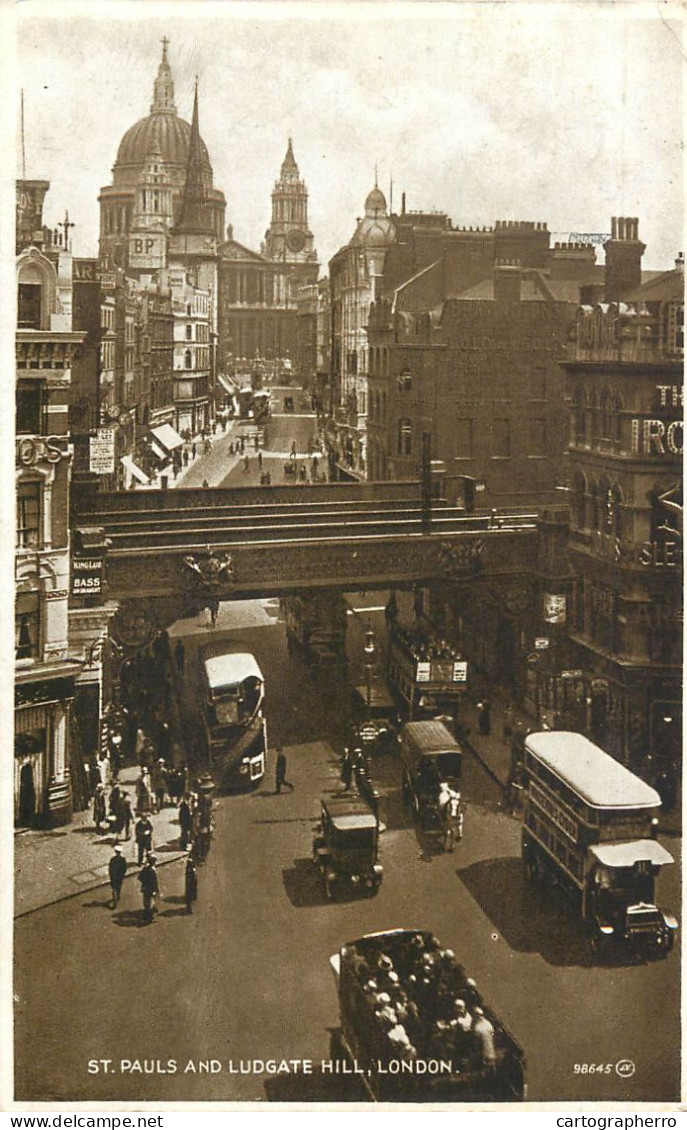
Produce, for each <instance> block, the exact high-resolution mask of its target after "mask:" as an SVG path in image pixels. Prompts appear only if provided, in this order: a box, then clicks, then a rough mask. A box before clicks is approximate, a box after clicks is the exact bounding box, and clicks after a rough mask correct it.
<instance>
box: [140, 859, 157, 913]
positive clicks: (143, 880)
mask: <svg viewBox="0 0 687 1130" xmlns="http://www.w3.org/2000/svg"><path fill="white" fill-rule="evenodd" d="M156 863H157V858H156V857H155V856H154V855H150V854H149V855H148V856H147V857H146V861H145V864H144V866H143V868H142V869H141V871H140V872H139V876H138V881H139V883H140V884H141V895H142V896H143V914H144V915H145V917H146V918H152V917H153V915H154V913H155V911H156V909H157V908H156V905H155V901H156V899H157V897H158V895H159V894H160V884H159V883H158V880H157V871H156V870H155V864H156Z"/></svg>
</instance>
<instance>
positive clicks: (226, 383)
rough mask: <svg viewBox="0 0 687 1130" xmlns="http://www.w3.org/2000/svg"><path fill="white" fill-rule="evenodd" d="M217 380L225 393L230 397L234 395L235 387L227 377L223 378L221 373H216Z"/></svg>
mask: <svg viewBox="0 0 687 1130" xmlns="http://www.w3.org/2000/svg"><path fill="white" fill-rule="evenodd" d="M217 380H218V382H219V383H220V384H221V386H222V388H223V389H224V391H225V392H228V393H229V395H230V396H233V395H234V393H235V392H236V385H235V384H234V382H233V381H232V380H231V379H230V378H229V377H225V376H224V375H223V374H222V373H218V374H217Z"/></svg>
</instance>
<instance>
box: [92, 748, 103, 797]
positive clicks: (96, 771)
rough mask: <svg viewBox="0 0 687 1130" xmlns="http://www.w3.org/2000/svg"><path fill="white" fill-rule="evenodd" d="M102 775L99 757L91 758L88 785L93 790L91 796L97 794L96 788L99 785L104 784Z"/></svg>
mask: <svg viewBox="0 0 687 1130" xmlns="http://www.w3.org/2000/svg"><path fill="white" fill-rule="evenodd" d="M102 783H103V781H102V777H101V776H100V766H99V765H98V759H97V757H95V756H93V757H92V758H91V764H90V765H89V767H88V785H89V788H90V790H91V796H92V797H93V796H95V790H96V789H97V787H98V785H102Z"/></svg>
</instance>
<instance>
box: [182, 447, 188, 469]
mask: <svg viewBox="0 0 687 1130" xmlns="http://www.w3.org/2000/svg"><path fill="white" fill-rule="evenodd" d="M183 459H184V467H188V448H187V447H185V448H184V455H183Z"/></svg>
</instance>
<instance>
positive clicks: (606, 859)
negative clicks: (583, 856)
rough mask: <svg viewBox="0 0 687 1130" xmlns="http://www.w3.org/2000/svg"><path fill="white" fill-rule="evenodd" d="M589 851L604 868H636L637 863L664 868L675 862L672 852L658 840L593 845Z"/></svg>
mask: <svg viewBox="0 0 687 1130" xmlns="http://www.w3.org/2000/svg"><path fill="white" fill-rule="evenodd" d="M589 850H590V851H591V853H592V855H594V856H596V858H597V859H598V861H599V863H603V865H604V867H634V865H635V863H653V864H655V865H656V866H657V867H663V866H665V864H666V863H674V862H675V860H674V859H673V857H672V855H671V854H670V852H669V851H666V849H665V848H664V847H662V846H661V844H659V843H658V841H657V840H629V841H627V842H625V843H615V844H614V843H609V844H593V845H592V846H591V847H590V849H589Z"/></svg>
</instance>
